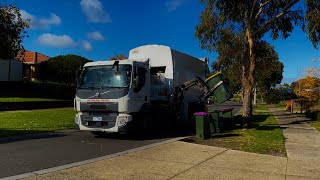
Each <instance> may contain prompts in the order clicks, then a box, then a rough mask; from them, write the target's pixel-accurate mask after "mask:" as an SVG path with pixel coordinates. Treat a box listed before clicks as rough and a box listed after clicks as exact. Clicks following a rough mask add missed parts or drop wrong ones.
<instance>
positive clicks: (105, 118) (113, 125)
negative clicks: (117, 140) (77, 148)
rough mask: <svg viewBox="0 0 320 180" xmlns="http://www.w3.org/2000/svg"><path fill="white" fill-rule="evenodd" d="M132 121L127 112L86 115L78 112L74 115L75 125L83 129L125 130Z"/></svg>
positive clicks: (101, 130)
mask: <svg viewBox="0 0 320 180" xmlns="http://www.w3.org/2000/svg"><path fill="white" fill-rule="evenodd" d="M131 121H132V116H131V115H128V114H119V115H114V114H111V115H88V114H82V113H78V114H76V116H75V126H76V128H77V129H79V130H83V131H100V132H110V133H112V132H123V131H127V129H128V127H129V126H130V124H131Z"/></svg>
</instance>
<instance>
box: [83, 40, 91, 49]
mask: <svg viewBox="0 0 320 180" xmlns="http://www.w3.org/2000/svg"><path fill="white" fill-rule="evenodd" d="M82 48H83V49H84V50H86V51H91V50H92V46H91V44H90V42H89V41H82Z"/></svg>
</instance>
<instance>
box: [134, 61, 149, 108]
mask: <svg viewBox="0 0 320 180" xmlns="http://www.w3.org/2000/svg"><path fill="white" fill-rule="evenodd" d="M132 85H133V92H134V105H135V106H136V107H140V108H141V106H142V105H144V104H146V103H149V102H150V72H149V64H144V63H137V64H136V66H135V67H134V73H133V83H132ZM140 108H139V109H140Z"/></svg>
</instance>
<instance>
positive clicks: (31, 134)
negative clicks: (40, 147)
mask: <svg viewBox="0 0 320 180" xmlns="http://www.w3.org/2000/svg"><path fill="white" fill-rule="evenodd" d="M17 131H19V130H7V129H5V130H3V129H0V134H6V135H10V134H17ZM64 136H67V132H64V131H61V132H60V131H56V132H47V131H28V132H25V131H24V132H23V134H21V135H18V136H9V137H1V138H0V144H6V143H11V142H16V141H25V140H32V139H46V138H55V137H64Z"/></svg>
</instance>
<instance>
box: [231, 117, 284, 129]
mask: <svg viewBox="0 0 320 180" xmlns="http://www.w3.org/2000/svg"><path fill="white" fill-rule="evenodd" d="M269 116H271V115H267V114H266V115H264V114H263V115H253V116H252V118H251V119H250V120H249V122H248V126H247V127H246V129H256V130H274V129H277V128H279V126H278V124H266V125H261V123H262V122H265V121H266V120H267V118H268V117H269ZM242 125H243V117H242V116H241V115H238V116H234V120H233V124H232V123H229V124H226V127H225V131H226V132H228V131H231V130H236V129H242V128H243V126H242Z"/></svg>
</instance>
